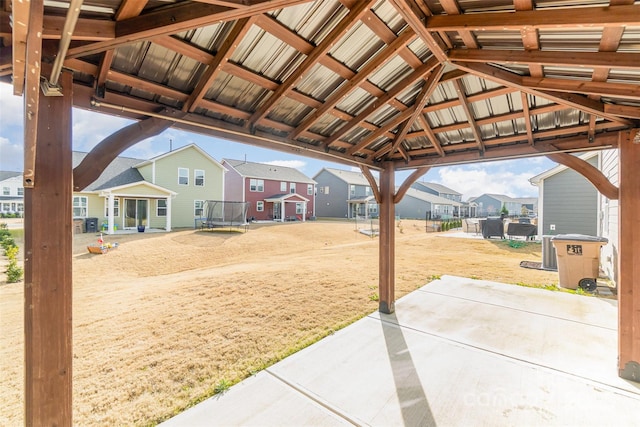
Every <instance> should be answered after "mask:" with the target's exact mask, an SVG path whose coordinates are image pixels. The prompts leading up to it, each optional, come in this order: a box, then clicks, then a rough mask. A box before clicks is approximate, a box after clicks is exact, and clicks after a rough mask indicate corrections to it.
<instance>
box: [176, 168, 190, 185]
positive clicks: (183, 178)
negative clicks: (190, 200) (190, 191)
mask: <svg viewBox="0 0 640 427" xmlns="http://www.w3.org/2000/svg"><path fill="white" fill-rule="evenodd" d="M178 185H189V169H187V168H178Z"/></svg>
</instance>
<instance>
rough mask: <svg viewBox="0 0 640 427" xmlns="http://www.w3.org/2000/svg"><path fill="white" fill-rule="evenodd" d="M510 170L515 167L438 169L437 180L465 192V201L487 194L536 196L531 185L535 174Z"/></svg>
mask: <svg viewBox="0 0 640 427" xmlns="http://www.w3.org/2000/svg"><path fill="white" fill-rule="evenodd" d="M511 169H513V165H497V166H488V165H473V166H450V167H443V168H441V169H438V171H437V172H438V179H436V180H435V181H436V182H439V183H441V184H443V185H446V186H447V187H450V188H452V189H454V190H456V191H459V192H460V193H462V198H463V200H467V199H468V198H469V197H473V196H480V195H482V194H484V193H495V194H504V195H507V196H510V197H536V196H537V195H538V189H537V187H534V186H532V185H531V183H530V182H529V178H531V177H532V176H534V175H535V173H532V172H531V171H530V170H524V171H518V170H516V171H513V170H511ZM536 169H537V168H536Z"/></svg>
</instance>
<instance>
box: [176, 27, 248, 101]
mask: <svg viewBox="0 0 640 427" xmlns="http://www.w3.org/2000/svg"><path fill="white" fill-rule="evenodd" d="M255 19H256V18H254V17H251V18H243V19H240V20H238V21H237V22H236V23H235V24H234V25H233V29H232V30H231V32H230V34H229V35H228V36H227V38H226V39H225V40H224V43H223V44H222V46H220V49H219V50H218V52H217V53H216V55H215V56H214V58H213V60H212V61H211V62H210V63H209V64H208V67H207V70H206V71H205V72H204V75H203V76H202V77H200V80H199V81H198V83H197V84H196V87H195V89H194V90H193V92H192V93H191V96H189V99H187V100H186V102H185V103H184V104H183V106H182V111H189V112H192V111H193V110H195V108H196V107H197V106H198V102H199V101H200V100H201V99H202V98H204V96H205V94H206V93H207V91H208V90H209V87H210V86H211V83H213V81H214V80H215V79H216V77H217V76H218V75H219V74H220V71H221V70H222V65H223V64H225V63H226V62H227V61H228V60H229V58H230V57H231V55H233V52H234V51H235V49H236V48H237V47H238V45H239V44H240V41H241V40H242V38H243V37H244V36H245V35H246V34H247V32H248V31H249V29H250V28H251V25H252V24H253V22H254V21H255Z"/></svg>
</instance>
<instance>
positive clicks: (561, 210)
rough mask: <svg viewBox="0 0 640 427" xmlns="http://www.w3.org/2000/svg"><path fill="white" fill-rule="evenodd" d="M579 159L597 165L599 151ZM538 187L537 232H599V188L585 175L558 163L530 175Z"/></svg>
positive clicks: (583, 155)
mask: <svg viewBox="0 0 640 427" xmlns="http://www.w3.org/2000/svg"><path fill="white" fill-rule="evenodd" d="M580 158H581V159H583V160H585V161H587V162H588V163H590V164H591V165H593V166H595V167H598V153H597V152H589V153H585V154H582V155H581V156H580ZM529 181H530V182H531V183H532V184H533V185H536V186H537V187H538V192H539V198H538V200H539V204H540V207H539V209H538V234H539V235H547V234H568V233H578V234H587V235H592V236H595V235H597V233H598V191H597V190H596V188H595V187H594V186H593V185H592V184H591V183H590V182H589V181H587V179H586V178H585V177H583V176H582V175H580V174H579V173H578V172H576V171H574V170H573V169H571V168H568V167H566V166H563V165H558V166H556V167H554V168H552V169H549V170H548V171H546V172H543V173H541V174H539V175H536V176H534V177H533V178H530V179H529Z"/></svg>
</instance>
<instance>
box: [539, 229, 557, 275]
mask: <svg viewBox="0 0 640 427" xmlns="http://www.w3.org/2000/svg"><path fill="white" fill-rule="evenodd" d="M553 237H554V236H542V268H546V269H548V270H557V269H558V259H557V258H556V248H554V247H553V242H552V241H551V239H552V238H553Z"/></svg>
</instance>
